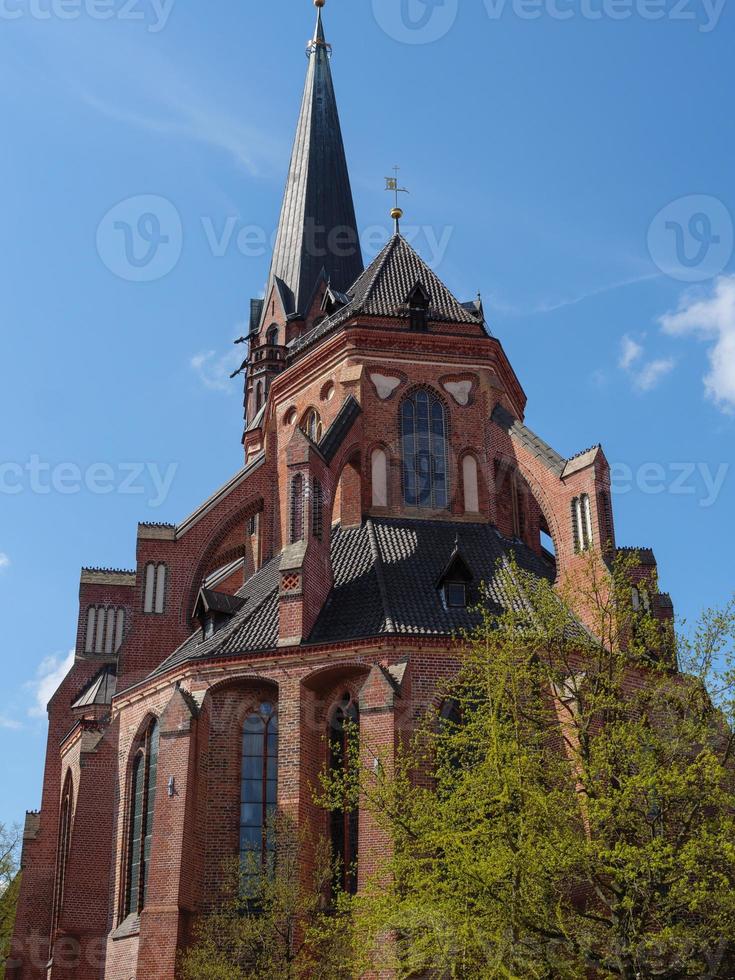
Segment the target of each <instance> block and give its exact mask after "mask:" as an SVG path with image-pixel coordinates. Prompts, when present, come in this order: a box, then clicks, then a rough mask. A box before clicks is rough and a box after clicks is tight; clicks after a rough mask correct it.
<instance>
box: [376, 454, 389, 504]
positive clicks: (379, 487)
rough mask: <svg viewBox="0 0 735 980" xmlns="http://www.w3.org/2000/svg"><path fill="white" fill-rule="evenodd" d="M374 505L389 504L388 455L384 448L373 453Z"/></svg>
mask: <svg viewBox="0 0 735 980" xmlns="http://www.w3.org/2000/svg"><path fill="white" fill-rule="evenodd" d="M372 486H373V507H387V506H388V457H387V456H386V454H385V452H384V451H383V450H382V449H375V450H373V455H372Z"/></svg>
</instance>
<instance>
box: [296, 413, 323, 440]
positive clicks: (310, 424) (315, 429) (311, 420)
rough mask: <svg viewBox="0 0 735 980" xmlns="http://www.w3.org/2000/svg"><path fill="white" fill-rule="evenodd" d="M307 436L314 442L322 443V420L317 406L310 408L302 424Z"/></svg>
mask: <svg viewBox="0 0 735 980" xmlns="http://www.w3.org/2000/svg"><path fill="white" fill-rule="evenodd" d="M301 428H302V429H303V430H304V432H305V433H306V434H307V436H308V437H309V438H310V439H311V441H312V442H315V443H317V444H318V443H320V442H321V439H322V420H321V418H320V417H319V412H317V410H316V409H315V408H310V409H309V411H308V412H307V413H306V415H305V416H304V421H303V424H302V426H301Z"/></svg>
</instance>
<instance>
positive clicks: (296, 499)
mask: <svg viewBox="0 0 735 980" xmlns="http://www.w3.org/2000/svg"><path fill="white" fill-rule="evenodd" d="M290 536H291V542H290V543H291V544H296V542H297V541H303V540H304V478H303V476H302V475H301V474H300V473H297V474H296V476H295V477H294V478H293V479H292V480H291V530H290Z"/></svg>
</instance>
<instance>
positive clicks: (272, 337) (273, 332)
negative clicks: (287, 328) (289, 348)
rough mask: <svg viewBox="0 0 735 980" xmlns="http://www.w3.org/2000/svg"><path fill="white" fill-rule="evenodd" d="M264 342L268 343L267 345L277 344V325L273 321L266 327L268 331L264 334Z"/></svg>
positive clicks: (274, 345)
mask: <svg viewBox="0 0 735 980" xmlns="http://www.w3.org/2000/svg"><path fill="white" fill-rule="evenodd" d="M265 342H266V344H268V346H269V347H277V346H278V326H277V325H276V324H275V323H272V324H271V325H270V327H268V333H267V334H266V337H265Z"/></svg>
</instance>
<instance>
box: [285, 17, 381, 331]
mask: <svg viewBox="0 0 735 980" xmlns="http://www.w3.org/2000/svg"><path fill="white" fill-rule="evenodd" d="M308 50H309V68H308V71H307V76H306V85H305V87H304V95H303V99H302V103H301V112H300V114H299V120H298V124H297V127H296V138H295V140H294V146H293V153H292V155H291V163H290V166H289V171H288V178H287V181H286V191H285V194H284V198H283V206H282V209H281V218H280V221H279V225H278V233H277V236H276V244H275V248H274V251H273V261H272V264H271V271H270V276H269V284H271V283H274V282H275V283H276V284H277V285H279V286H280V285H281V284H280V283H279V282H278V280H281V282H282V284H283V286H285V291H284V290H283V289H282V290H281V294H282V295H284V298H285V299H286V302H287V305H286V312H287V313H289V314H290V313H303V312H304V310H305V308H306V305H307V302H308V300H309V298H310V297H311V296H312V293H313V290H314V287H315V285H316V284H317V282H318V280H319V277H320V276H321V275H322V274H323V273H326V276H327V278H329V279H331V281H332V283H333V285H334V287H335V289H338V290H344V289H347V287H348V286H349V285H350V283H351V282H354V281H355V279H356V277H357V276H358V275H359V274H360V272H361V271H362V269H363V262H362V253H361V251H360V239H359V235H358V232H357V221H356V218H355V207H354V203H353V199H352V189H351V187H350V177H349V173H348V170H347V160H346V156H345V148H344V143H343V140H342V130H341V127H340V122H339V113H338V110H337V99H336V96H335V92H334V84H333V82H332V70H331V68H330V64H329V60H330V54H331V50H330V48H329V46H328V45H327V43H326V40H325V37H324V28H323V25H322V14H321V10H319V13H318V17H317V26H316V30H315V33H314V37H313V40H312V41H311V43H310V45H309V49H308ZM335 230H340V233H341V237H340V240H339V243H338V244H339V248H336V247H332V248H330V247H329V239H328V238H327V235H328V234H329V233H332V232H334V231H335ZM346 230H349V232H350V236H351V239H352V242H353V243H354V244H346V242H347V239H346V237H345V231H346ZM322 239H323V240H322ZM269 288H270V285H269Z"/></svg>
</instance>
